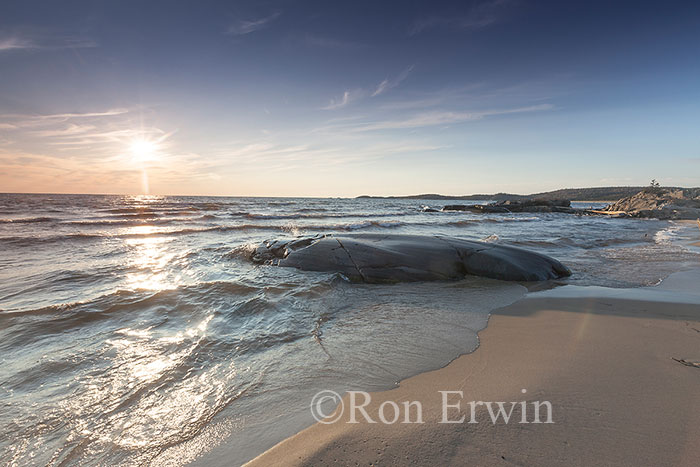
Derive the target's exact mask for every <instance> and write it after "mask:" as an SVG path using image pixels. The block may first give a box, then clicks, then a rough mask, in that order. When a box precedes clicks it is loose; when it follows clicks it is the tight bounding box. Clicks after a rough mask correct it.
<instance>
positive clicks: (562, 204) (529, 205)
mask: <svg viewBox="0 0 700 467" xmlns="http://www.w3.org/2000/svg"><path fill="white" fill-rule="evenodd" d="M442 210H443V211H471V212H481V213H508V212H564V213H567V214H574V213H576V212H577V211H576V209H574V208H572V207H571V201H569V200H568V199H524V200H516V201H502V202H499V203H491V204H450V205H447V206H445V207H443V208H442Z"/></svg>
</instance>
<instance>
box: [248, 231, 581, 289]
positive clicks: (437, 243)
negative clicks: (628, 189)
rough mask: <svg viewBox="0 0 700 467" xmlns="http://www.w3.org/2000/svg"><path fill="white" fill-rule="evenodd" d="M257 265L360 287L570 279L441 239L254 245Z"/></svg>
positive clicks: (521, 254)
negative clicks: (333, 275)
mask: <svg viewBox="0 0 700 467" xmlns="http://www.w3.org/2000/svg"><path fill="white" fill-rule="evenodd" d="M251 259H252V260H253V261H254V262H256V263H259V264H272V265H276V266H284V267H295V268H298V269H302V270H307V271H328V272H339V273H341V274H343V275H345V276H346V277H347V278H349V279H350V280H352V281H356V282H365V283H386V282H407V281H430V280H451V279H462V278H464V277H465V276H466V275H475V276H483V277H490V278H493V279H501V280H510V281H542V280H548V279H557V278H560V277H564V276H569V275H570V274H571V271H569V269H568V268H566V266H564V265H562V264H561V263H560V262H559V261H557V260H555V259H553V258H550V257H548V256H544V255H541V254H538V253H533V252H530V251H526V250H522V249H519V248H514V247H509V246H503V245H494V244H490V243H482V242H476V241H470V240H462V239H458V238H451V237H443V236H421V235H380V234H354V235H353V234H349V235H338V236H336V235H323V236H315V237H307V238H299V239H296V240H291V241H271V242H264V243H263V244H261V245H259V246H258V247H257V248H256V249H255V251H254V252H253V253H252V255H251Z"/></svg>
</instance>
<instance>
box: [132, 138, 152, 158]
mask: <svg viewBox="0 0 700 467" xmlns="http://www.w3.org/2000/svg"><path fill="white" fill-rule="evenodd" d="M129 149H130V150H131V155H132V156H133V158H134V161H136V162H148V161H151V160H153V159H156V158H157V156H158V149H159V148H158V143H156V142H155V141H149V140H147V139H135V140H133V141H132V142H131V144H130V145H129Z"/></svg>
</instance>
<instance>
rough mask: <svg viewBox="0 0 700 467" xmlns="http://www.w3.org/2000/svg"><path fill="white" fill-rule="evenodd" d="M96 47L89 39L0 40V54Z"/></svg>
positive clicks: (41, 38)
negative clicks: (19, 51)
mask: <svg viewBox="0 0 700 467" xmlns="http://www.w3.org/2000/svg"><path fill="white" fill-rule="evenodd" d="M88 47H97V43H96V42H95V41H93V40H90V39H84V38H75V37H56V36H42V37H39V36H37V37H34V38H31V39H30V38H28V37H25V36H21V35H16V36H9V37H4V38H0V53H2V52H11V51H18V50H60V49H81V48H88Z"/></svg>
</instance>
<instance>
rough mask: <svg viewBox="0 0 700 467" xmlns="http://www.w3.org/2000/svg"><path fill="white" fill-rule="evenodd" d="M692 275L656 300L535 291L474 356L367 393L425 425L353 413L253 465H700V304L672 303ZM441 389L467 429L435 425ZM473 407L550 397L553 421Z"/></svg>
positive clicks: (370, 409) (371, 410)
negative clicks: (493, 415) (417, 408)
mask: <svg viewBox="0 0 700 467" xmlns="http://www.w3.org/2000/svg"><path fill="white" fill-rule="evenodd" d="M694 274H695V275H694V276H692V275H691V276H688V275H685V276H684V275H683V274H681V275H677V277H676V279H675V281H670V284H671V285H673V284H674V283H675V284H677V286H675V287H670V288H668V289H667V290H666V291H664V292H663V293H662V294H660V297H661V298H660V299H659V300H656V301H654V300H646V299H645V301H641V300H634V299H633V298H635V297H634V294H633V293H632V294H631V296H630V297H624V298H620V297H619V294H618V295H616V296H615V297H606V296H605V294H604V293H601V294H599V295H600V296H591V297H575V298H572V297H566V296H556V295H554V296H538V294H532V295H530V296H529V297H528V298H526V299H524V300H521V301H519V302H517V303H515V304H513V305H510V306H508V307H505V308H502V309H499V310H497V311H496V312H495V313H494V314H493V316H492V317H491V319H490V322H489V325H488V327H487V328H486V329H485V330H484V331H482V332H481V333H480V339H481V346H480V347H479V349H477V350H476V351H475V352H474V353H472V354H468V355H463V356H461V357H459V358H458V359H456V360H454V361H453V362H452V363H450V364H449V365H448V366H447V367H445V368H442V369H440V370H436V371H432V372H428V373H423V374H420V375H417V376H415V377H412V378H409V379H407V380H405V381H402V382H401V384H400V387H398V388H396V389H393V390H390V391H385V392H378V393H373V394H371V396H372V402H371V403H370V404H369V405H368V406H367V407H366V410H367V413H368V414H369V416H370V417H371V418H373V419H374V420H375V421H377V414H378V413H379V406H380V405H381V404H382V403H383V402H384V401H395V402H396V403H398V404H399V407H400V408H401V404H402V402H403V401H420V402H421V404H422V415H423V422H424V423H422V424H404V423H396V424H393V425H387V424H383V423H376V424H370V423H367V422H366V420H364V418H363V417H362V414H361V413H358V412H357V411H356V412H355V414H356V416H357V420H358V421H359V422H360V423H357V424H351V423H347V422H348V416H349V413H348V412H350V411H349V410H346V411H345V412H344V413H343V414H342V416H341V417H340V419H339V421H337V422H335V423H333V424H319V423H317V424H316V425H314V426H311V427H310V428H308V429H306V430H304V431H302V432H300V433H298V434H297V435H295V436H293V437H291V438H289V439H287V440H285V441H283V442H281V443H280V444H278V445H277V446H275V447H273V448H272V449H270V450H269V451H267V452H265V453H263V454H262V455H261V456H259V457H257V458H256V459H254V460H253V461H251V463H250V465H265V466H267V465H512V464H517V465H630V466H632V465H688V466H695V465H700V443H699V442H698V440H700V410H698V409H697V408H698V407H700V367H698V366H696V365H695V364H696V363H698V362H700V305H698V303H700V300H699V301H697V302H695V303H687V302H688V300H687V299H685V300H680V301H679V302H678V303H669V302H668V301H665V300H668V296H669V291H672V290H677V288H678V284H682V285H681V288H682V289H686V290H687V287H688V286H689V285H690V284H692V283H694V282H695V280H694V278H696V277H698V274H697V272H695V273H694ZM689 277H690V278H691V279H689ZM564 289H566V288H564ZM687 291H688V290H687ZM689 292H693V291H692V289H691V290H689ZM696 293H697V292H696ZM594 295H595V294H594ZM691 295H692V294H691ZM687 296H688V294H685V297H686V298H687ZM683 301H685V302H686V303H680V302H683ZM690 301H691V302H692V300H690ZM523 389H526V390H527V392H526V393H525V394H523V393H522V390H523ZM439 391H462V392H463V397H462V399H461V408H460V409H459V410H457V409H453V408H451V409H448V411H447V416H448V419H449V420H457V419H459V418H460V417H461V416H462V415H465V416H466V420H465V423H454V424H445V423H440V421H441V418H442V416H443V413H442V411H443V400H442V397H443V396H442V395H441V393H440V392H439ZM458 399H459V396H458V395H455V394H451V395H450V396H449V399H448V402H449V403H457V401H458ZM343 401H344V404H345V407H348V406H349V405H350V401H349V398H348V395H347V394H346V395H345V396H344V398H343ZM358 401H359V402H361V395H360V396H358ZM469 401H493V402H498V401H504V402H508V403H510V402H520V401H528V404H531V403H532V402H533V401H549V402H551V404H552V420H553V422H554V423H552V424H547V423H540V424H537V423H526V424H523V423H518V422H519V421H521V412H520V411H518V409H519V408H520V407H521V406H520V405H517V406H516V410H515V411H514V412H513V413H514V415H513V418H512V419H511V421H510V422H509V423H508V424H506V423H504V422H503V420H502V419H499V420H498V421H497V423H496V424H493V423H492V422H491V419H490V415H489V414H488V412H486V411H485V410H484V409H483V407H481V409H477V417H476V420H477V421H478V423H475V424H470V423H466V422H468V421H469V418H470V410H469V405H468V402H469ZM508 407H510V404H506V408H508ZM526 407H530V406H529V405H528V406H526ZM494 408H495V407H494ZM401 410H402V412H401V417H400V420H403V417H404V415H405V411H404V410H403V408H401ZM527 410H530V411H531V412H530V414H529V415H528V417H527V418H528V420H531V421H532V420H534V417H533V414H532V409H527ZM544 413H545V412H544V408H543V414H544ZM385 414H386V415H387V417H386V418H389V419H391V416H392V408H391V407H388V406H386V410H385ZM544 419H545V418H544V416H542V417H541V420H542V421H544ZM412 420H415V417H414V418H413V419H412Z"/></svg>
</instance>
